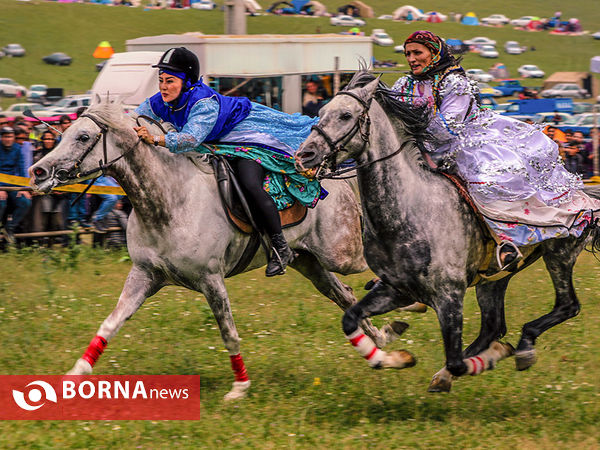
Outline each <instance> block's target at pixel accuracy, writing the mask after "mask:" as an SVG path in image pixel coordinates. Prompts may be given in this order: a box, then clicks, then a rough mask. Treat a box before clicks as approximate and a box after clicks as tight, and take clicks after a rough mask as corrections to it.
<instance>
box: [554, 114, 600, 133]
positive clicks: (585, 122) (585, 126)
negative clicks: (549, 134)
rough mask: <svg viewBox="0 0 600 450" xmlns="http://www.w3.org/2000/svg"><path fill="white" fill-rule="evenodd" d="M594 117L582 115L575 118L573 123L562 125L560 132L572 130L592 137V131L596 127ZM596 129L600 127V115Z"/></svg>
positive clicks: (592, 115) (597, 117) (597, 116)
mask: <svg viewBox="0 0 600 450" xmlns="http://www.w3.org/2000/svg"><path fill="white" fill-rule="evenodd" d="M594 115H595V114H593V113H586V114H580V115H579V116H575V117H574V121H573V122H568V123H561V124H560V126H559V127H558V128H559V129H560V130H562V131H565V130H571V131H573V132H575V131H581V132H582V133H583V135H584V136H586V137H587V136H589V135H590V130H591V129H592V127H594ZM595 126H596V127H598V126H600V115H596V125H595Z"/></svg>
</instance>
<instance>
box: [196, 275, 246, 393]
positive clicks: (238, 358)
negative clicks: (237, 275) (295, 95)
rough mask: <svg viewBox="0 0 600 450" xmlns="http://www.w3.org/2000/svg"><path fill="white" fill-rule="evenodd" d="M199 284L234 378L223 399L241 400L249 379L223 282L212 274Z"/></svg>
mask: <svg viewBox="0 0 600 450" xmlns="http://www.w3.org/2000/svg"><path fill="white" fill-rule="evenodd" d="M200 283H201V286H200V290H201V291H202V293H203V294H204V296H205V297H206V301H207V302H208V305H209V306H210V309H211V310H212V312H213V315H214V316H215V319H216V321H217V324H218V326H219V330H220V332H221V339H223V343H224V344H225V348H226V349H227V351H228V352H229V359H230V360H231V368H232V370H233V373H234V376H235V380H234V382H233V387H232V389H231V391H229V392H228V393H227V394H226V395H225V397H224V399H225V400H226V401H227V400H237V399H240V398H243V397H245V396H246V393H247V391H248V389H249V388H250V379H249V378H248V373H247V371H246V366H245V365H244V360H243V359H242V355H241V354H240V337H239V335H238V332H237V329H236V327H235V322H234V320H233V314H232V312H231V305H230V303H229V297H228V295H227V290H226V289H225V282H224V280H223V277H222V276H221V275H217V274H212V275H208V276H206V277H204V278H203V279H202V280H201V281H200Z"/></svg>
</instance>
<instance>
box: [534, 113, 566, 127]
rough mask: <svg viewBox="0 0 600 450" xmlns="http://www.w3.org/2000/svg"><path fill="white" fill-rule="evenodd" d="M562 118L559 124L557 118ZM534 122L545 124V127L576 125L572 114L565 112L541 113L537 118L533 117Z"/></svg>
mask: <svg viewBox="0 0 600 450" xmlns="http://www.w3.org/2000/svg"><path fill="white" fill-rule="evenodd" d="M557 115H558V116H560V121H559V122H558V123H556V122H555V121H554V120H555V118H556V116H557ZM533 121H534V122H535V123H541V124H545V125H551V124H555V125H565V126H566V125H574V124H575V120H574V118H573V115H572V114H569V113H565V112H557V111H556V112H541V113H537V114H536V115H535V116H533Z"/></svg>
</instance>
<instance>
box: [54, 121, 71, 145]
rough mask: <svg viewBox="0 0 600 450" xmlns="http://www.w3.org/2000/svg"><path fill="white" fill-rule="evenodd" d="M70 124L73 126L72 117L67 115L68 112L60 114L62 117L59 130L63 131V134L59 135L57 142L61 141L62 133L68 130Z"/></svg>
mask: <svg viewBox="0 0 600 450" xmlns="http://www.w3.org/2000/svg"><path fill="white" fill-rule="evenodd" d="M70 126H71V118H70V117H69V116H67V115H66V114H63V115H62V116H60V118H59V119H58V130H59V131H60V132H61V134H60V135H59V136H58V137H57V140H56V142H57V143H59V142H60V139H61V137H62V133H64V132H65V131H67V128H69V127H70Z"/></svg>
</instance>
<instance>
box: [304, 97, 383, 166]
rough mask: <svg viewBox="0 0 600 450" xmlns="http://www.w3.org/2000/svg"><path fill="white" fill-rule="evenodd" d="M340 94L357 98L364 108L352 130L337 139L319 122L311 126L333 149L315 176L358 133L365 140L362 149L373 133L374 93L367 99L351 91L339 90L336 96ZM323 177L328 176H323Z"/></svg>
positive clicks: (344, 148)
mask: <svg viewBox="0 0 600 450" xmlns="http://www.w3.org/2000/svg"><path fill="white" fill-rule="evenodd" d="M338 95H348V96H349V97H352V98H353V99H354V100H356V101H357V102H358V103H360V104H361V105H362V107H363V110H362V112H361V113H360V115H359V116H358V119H357V120H356V122H355V123H354V125H353V126H352V128H350V130H348V132H347V133H346V134H344V135H342V137H340V138H339V139H337V140H335V141H334V140H333V139H331V137H330V136H329V135H328V134H327V133H326V132H325V130H323V128H321V127H320V126H319V124H318V123H317V124H316V125H313V126H312V127H311V130H314V131H316V132H317V133H318V134H319V135H321V136H322V137H323V139H325V142H326V143H327V145H328V146H329V149H330V150H331V152H330V153H329V154H328V155H327V156H326V157H325V158H323V161H322V162H321V164H320V165H319V167H318V168H317V172H316V174H315V178H318V177H319V174H320V172H321V170H322V169H324V168H325V166H327V165H328V164H329V161H330V160H331V159H335V156H336V155H337V154H338V153H339V152H341V151H344V150H346V145H347V144H348V143H349V142H350V141H351V140H352V138H354V136H355V135H356V133H360V138H361V139H362V141H363V147H362V150H364V149H365V147H366V146H367V144H368V143H369V137H370V133H371V118H370V117H369V109H370V108H371V102H372V101H373V97H374V95H371V96H370V97H369V98H368V99H367V100H366V101H365V100H363V99H362V98H360V97H359V96H358V95H356V94H355V93H354V92H351V91H339V92H338V93H337V94H335V96H334V97H337V96H338ZM321 178H327V177H326V176H321Z"/></svg>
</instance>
